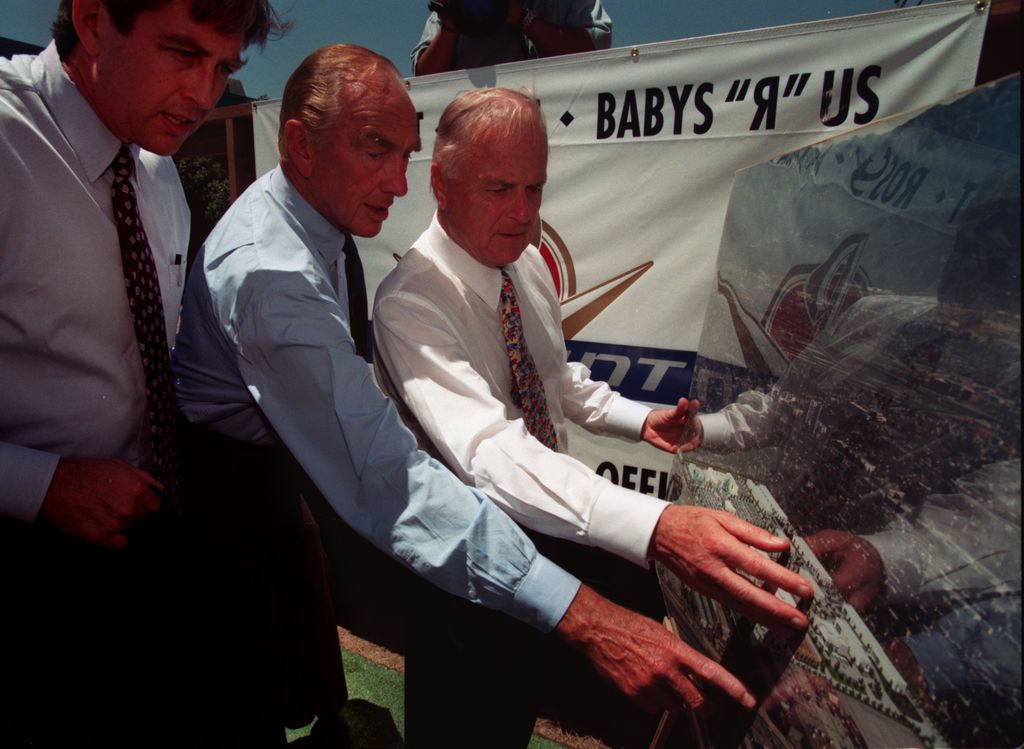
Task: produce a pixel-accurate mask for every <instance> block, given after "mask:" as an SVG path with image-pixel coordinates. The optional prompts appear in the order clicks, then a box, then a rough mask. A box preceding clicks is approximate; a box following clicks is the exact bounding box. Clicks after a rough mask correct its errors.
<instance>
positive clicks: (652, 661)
mask: <svg viewBox="0 0 1024 749" xmlns="http://www.w3.org/2000/svg"><path fill="white" fill-rule="evenodd" d="M555 631H556V632H557V633H558V634H559V635H560V636H561V637H562V638H563V639H564V640H565V641H566V642H567V643H568V644H569V645H570V646H571V647H573V648H575V649H576V650H579V651H580V652H581V653H583V654H584V655H585V656H586V657H587V659H588V660H589V661H590V663H591V665H593V667H594V668H595V669H596V670H597V672H598V673H599V674H600V675H601V676H602V677H604V678H605V679H607V680H608V681H610V682H612V683H613V684H614V685H615V686H616V687H617V688H618V689H619V691H621V692H622V693H623V694H624V695H626V696H627V697H628V698H630V699H631V700H632V701H633V702H635V703H636V704H637V705H638V706H640V707H641V708H643V709H644V710H647V711H649V712H657V711H658V710H679V709H682V708H684V707H690V708H691V709H697V708H699V707H700V706H701V705H702V704H703V703H704V696H703V695H702V694H701V692H700V690H699V689H697V686H696V685H695V684H694V683H693V682H692V681H691V680H690V676H691V675H692V676H697V677H700V678H701V679H703V680H704V681H705V682H707V683H709V684H713V685H714V686H716V687H718V688H719V689H721V690H722V691H723V692H725V693H726V694H728V695H729V696H730V697H732V699H734V700H736V701H737V702H739V703H740V704H742V705H743V706H745V707H748V708H749V707H753V706H754V702H755V701H754V696H753V695H752V694H751V693H750V690H748V689H747V688H746V687H745V686H744V685H743V683H742V682H740V680H739V679H737V678H736V677H735V676H733V675H732V674H731V673H729V672H728V671H726V670H725V669H724V668H722V667H721V666H720V665H719V664H717V663H715V662H714V661H713V660H711V659H710V658H706V657H704V656H703V655H701V654H700V653H698V652H697V651H695V650H693V649H692V648H690V647H688V646H687V645H686V644H685V643H684V642H683V641H682V640H680V639H679V638H678V637H676V636H675V635H674V634H672V633H671V632H669V631H668V630H667V629H666V628H665V627H663V626H662V625H660V624H658V623H656V622H654V621H652V620H650V619H647V618H646V617H643V616H641V615H640V614H637V613H634V612H632V611H630V610H628V609H624V608H622V607H621V606H618V605H616V604H614V603H612V602H611V601H609V600H608V599H606V598H602V597H601V596H600V595H598V594H597V593H596V592H595V591H594V590H592V589H590V588H588V587H587V586H585V585H584V586H581V587H580V590H579V593H577V594H576V598H575V599H573V602H572V604H571V605H570V606H569V609H568V610H567V611H566V612H565V616H563V617H562V620H561V621H560V622H559V623H558V627H557V628H556V629H555Z"/></svg>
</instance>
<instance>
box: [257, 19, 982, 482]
mask: <svg viewBox="0 0 1024 749" xmlns="http://www.w3.org/2000/svg"><path fill="white" fill-rule="evenodd" d="M985 21H986V11H985V10H984V9H982V10H980V11H979V10H978V9H977V7H976V4H975V2H974V0H954V1H952V2H947V3H939V4H933V5H927V6H921V7H917V8H910V9H900V10H893V11H886V12H881V13H874V14H866V15H862V16H857V17H854V18H847V19H834V20H828V21H821V22H814V23H807V24H799V25H793V26H786V27H779V28H773V29H762V30H757V31H750V32H741V33H735V34H725V35H717V36H711V37H703V38H697V39H689V40H683V41H678V42H665V43H657V44H650V45H643V46H639V47H635V48H632V49H630V48H621V49H612V50H606V51H601V52H594V53H589V54H586V55H572V56H566V57H561V58H552V59H548V60H538V61H531V62H524V63H512V64H507V65H501V66H496V67H489V68H480V69H475V70H471V71H459V72H456V73H449V74H442V75H435V76H427V77H424V78H412V79H409V81H408V85H409V93H410V95H411V96H412V99H413V102H414V103H415V105H416V108H417V110H418V113H419V117H420V135H421V138H422V140H423V150H422V151H421V152H420V153H419V154H417V155H415V156H414V157H413V159H412V162H411V164H410V167H409V174H408V178H409V194H408V195H407V196H406V197H405V198H402V199H401V200H400V201H399V202H398V203H397V204H396V206H395V207H394V209H393V210H392V212H391V217H390V218H389V219H388V221H387V223H386V224H385V226H384V230H383V231H382V232H381V234H380V235H379V236H378V237H376V238H373V239H364V240H360V248H361V255H362V256H363V258H364V264H365V267H366V278H367V283H368V285H369V286H370V289H371V292H372V289H374V288H375V287H376V285H377V283H379V282H380V280H381V279H382V278H383V277H384V275H386V273H387V272H388V271H389V270H391V268H392V267H393V264H394V257H395V256H396V255H398V256H400V255H402V254H403V253H404V252H405V251H406V250H407V249H408V247H409V246H410V244H411V243H412V242H413V241H414V240H415V239H416V237H418V236H419V234H420V233H421V232H422V231H423V229H424V228H425V227H426V226H427V225H428V223H429V221H430V217H431V215H432V213H433V209H434V206H433V199H432V197H431V196H430V193H429V186H428V172H429V163H430V153H431V149H432V146H433V138H432V134H433V131H434V127H435V125H436V123H437V120H438V118H439V117H440V114H441V112H442V110H443V109H444V107H445V105H447V104H448V102H449V101H451V99H452V98H454V96H455V95H456V94H457V93H459V92H460V91H463V90H466V89H468V88H472V87H478V86H491V85H499V86H508V87H512V88H519V87H528V88H530V89H532V90H533V91H534V92H535V93H536V95H537V96H538V97H539V98H540V100H541V102H542V104H543V107H544V110H545V112H546V116H547V122H548V132H549V137H550V144H551V151H550V163H549V168H548V177H549V179H548V185H547V187H546V189H545V194H544V205H543V208H542V210H541V216H542V219H543V221H544V224H543V233H542V236H541V238H540V241H541V250H542V252H543V254H544V255H545V257H546V258H547V260H548V263H549V266H550V268H551V272H552V281H553V283H555V284H556V286H557V288H558V292H559V295H560V297H561V299H562V305H563V317H564V320H565V332H566V338H567V346H568V349H569V353H570V358H571V359H574V360H582V361H584V362H585V363H587V364H588V365H589V366H590V367H591V369H592V371H593V373H594V376H595V377H597V378H601V379H606V380H608V381H609V382H610V383H611V384H612V385H613V386H614V387H616V388H617V389H618V390H620V391H621V392H623V393H625V394H626V395H627V396H629V397H631V398H634V399H637V400H641V401H644V402H647V403H651V404H668V403H674V402H675V400H676V399H677V398H678V397H679V396H682V395H686V394H687V393H688V392H689V389H690V384H691V374H692V370H693V366H694V362H695V359H696V355H697V347H698V342H699V339H700V331H701V328H702V325H703V320H704V313H705V309H706V307H707V304H708V300H709V295H710V293H711V290H712V288H713V283H714V278H715V261H716V257H717V251H718V247H719V243H720V239H721V234H722V226H723V221H724V217H725V211H726V206H727V205H728V200H729V192H730V189H731V187H732V181H733V175H734V173H735V172H736V171H737V170H739V169H742V168H744V167H748V166H751V165H754V164H757V163H761V162H764V161H766V160H767V159H769V158H771V157H773V156H775V155H778V154H781V153H786V152H790V151H793V150H794V149H797V148H799V147H802V146H805V145H807V144H810V143H815V142H817V141H820V140H822V139H824V138H827V137H829V136H831V135H833V134H835V133H837V132H841V131H845V130H848V129H851V128H855V127H858V126H861V125H865V124H868V123H871V122H874V121H877V120H879V119H881V118H884V117H886V116H889V115H892V114H895V113H898V112H902V111H906V110H908V109H912V108H915V107H919V106H921V105H924V104H927V103H930V102H933V101H936V100H939V99H941V98H942V97H944V96H947V95H949V94H951V93H953V92H956V91H960V90H963V89H966V88H969V87H970V86H971V85H973V81H974V77H975V70H976V66H977V60H978V56H979V52H980V48H981V39H982V34H983V31H984V26H985ZM339 41H343V40H339ZM279 109H280V102H279V101H270V102H257V103H256V106H255V117H254V123H255V130H256V150H257V167H258V169H259V170H260V171H266V170H267V169H270V168H271V167H272V166H273V165H274V164H275V163H276V158H277V157H276V151H275V143H276V133H277V126H278V112H279ZM905 189H906V190H910V189H912V188H911V186H909V185H907V186H906V188H905ZM899 199H905V196H903V197H900V198H899ZM569 448H570V451H571V452H572V453H573V454H574V455H576V456H577V457H579V458H580V459H581V460H583V461H584V462H586V463H587V464H588V465H590V466H591V467H593V468H594V469H596V470H599V471H600V472H601V473H602V474H604V475H605V476H607V477H608V478H610V479H611V480H613V481H615V482H616V483H620V484H623V485H625V486H629V487H632V488H635V489H638V490H640V491H643V492H646V493H652V494H659V495H661V496H664V494H665V491H666V484H667V477H668V471H669V467H670V462H671V459H670V456H668V455H667V454H660V453H658V451H656V450H654V449H653V448H649V447H635V446H632V445H627V444H625V443H623V442H620V441H610V440H607V439H602V438H592V437H590V436H589V435H588V434H587V433H585V432H583V431H582V430H579V429H576V430H573V431H572V433H571V444H570V446H569Z"/></svg>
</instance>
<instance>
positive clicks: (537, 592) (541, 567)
mask: <svg viewBox="0 0 1024 749" xmlns="http://www.w3.org/2000/svg"><path fill="white" fill-rule="evenodd" d="M579 589H580V581H579V580H578V579H576V578H575V577H573V576H572V575H570V574H569V573H568V572H566V571H565V570H563V569H562V568H561V567H559V566H558V565H557V564H555V563H554V562H552V561H551V560H549V559H548V558H547V557H545V556H542V555H540V554H537V557H536V559H535V560H534V562H533V565H532V566H531V567H530V571H529V572H527V573H526V577H524V578H523V581H522V583H520V585H519V589H518V590H516V594H515V598H514V599H513V605H514V615H515V617H516V618H517V619H519V620H520V621H523V622H525V623H526V624H529V625H530V626H531V627H533V628H535V629H539V630H540V631H541V632H550V631H551V630H553V629H554V628H555V627H556V626H557V625H558V623H559V622H560V621H562V617H563V616H565V612H566V611H567V610H568V609H569V605H570V604H571V603H572V601H573V599H574V598H575V597H576V594H577V593H578V592H579Z"/></svg>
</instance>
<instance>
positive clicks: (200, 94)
mask: <svg viewBox="0 0 1024 749" xmlns="http://www.w3.org/2000/svg"><path fill="white" fill-rule="evenodd" d="M227 82H228V79H227V76H225V75H223V74H222V73H220V72H218V71H217V70H216V69H213V68H210V69H207V68H205V67H198V68H197V69H196V70H194V71H192V74H191V75H190V76H189V77H188V80H187V81H186V83H185V96H186V98H188V99H189V100H190V101H193V102H195V104H196V106H197V107H198V108H199V109H202V110H210V109H213V108H214V107H215V106H216V105H217V102H218V100H220V97H221V94H223V93H224V88H225V86H227Z"/></svg>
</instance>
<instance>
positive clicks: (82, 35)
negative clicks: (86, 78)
mask: <svg viewBox="0 0 1024 749" xmlns="http://www.w3.org/2000/svg"><path fill="white" fill-rule="evenodd" d="M71 22H72V23H73V24H74V26H75V33H76V34H78V43H79V44H80V45H81V46H82V49H84V50H85V51H86V52H87V53H88V54H89V56H90V57H95V56H96V55H98V54H99V52H100V49H101V48H102V43H101V40H102V39H103V37H104V34H105V32H107V31H108V30H111V31H112V30H114V23H113V22H112V21H111V20H110V14H109V13H108V12H107V6H106V5H104V3H103V0H72V2H71Z"/></svg>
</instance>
